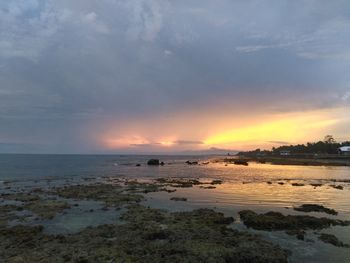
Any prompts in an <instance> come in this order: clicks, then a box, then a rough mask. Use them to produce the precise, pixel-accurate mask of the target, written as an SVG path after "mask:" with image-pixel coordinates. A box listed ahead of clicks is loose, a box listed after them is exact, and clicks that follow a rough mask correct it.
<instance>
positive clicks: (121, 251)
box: [0, 205, 288, 263]
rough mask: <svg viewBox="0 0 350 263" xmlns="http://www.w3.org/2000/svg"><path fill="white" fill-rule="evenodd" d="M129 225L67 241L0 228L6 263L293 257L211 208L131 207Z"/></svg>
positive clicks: (275, 261)
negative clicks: (237, 227)
mask: <svg viewBox="0 0 350 263" xmlns="http://www.w3.org/2000/svg"><path fill="white" fill-rule="evenodd" d="M122 218H123V219H124V220H125V224H122V225H113V224H112V225H102V226H99V227H90V228H87V229H85V230H83V231H81V232H79V233H76V234H71V235H68V236H61V235H56V236H52V235H47V234H45V233H43V232H42V227H41V226H34V227H33V226H15V227H11V228H3V229H0V254H1V256H2V259H3V260H4V262H53V263H56V262H57V263H58V262H219V263H220V262H237V263H238V262H251V263H267V262H269V263H284V262H287V255H288V253H287V252H286V251H285V250H283V249H281V248H280V247H278V246H275V245H273V244H271V243H269V242H267V241H264V240H263V239H261V238H260V237H258V236H254V235H250V234H248V233H245V232H239V231H237V230H233V229H230V228H228V227H227V225H228V224H230V223H231V222H232V221H233V219H232V218H226V217H224V215H223V214H221V213H217V212H215V211H213V210H210V209H199V210H195V211H192V212H179V213H167V212H165V211H162V210H157V209H150V208H147V207H144V206H140V205H130V206H129V209H128V210H127V212H126V213H125V214H124V215H123V217H122Z"/></svg>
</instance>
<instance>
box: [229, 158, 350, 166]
mask: <svg viewBox="0 0 350 263" xmlns="http://www.w3.org/2000/svg"><path fill="white" fill-rule="evenodd" d="M237 160H240V161H244V162H248V163H249V162H257V163H269V164H276V165H302V166H350V156H349V157H346V158H344V157H339V158H296V157H278V156H273V157H272V156H266V157H265V156H261V157H260V156H259V157H250V156H238V157H236V158H226V159H224V162H226V163H233V162H234V161H237Z"/></svg>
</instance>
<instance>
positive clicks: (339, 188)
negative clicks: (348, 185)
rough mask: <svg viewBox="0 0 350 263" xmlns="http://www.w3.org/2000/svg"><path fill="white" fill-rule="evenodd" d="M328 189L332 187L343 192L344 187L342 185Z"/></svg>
mask: <svg viewBox="0 0 350 263" xmlns="http://www.w3.org/2000/svg"><path fill="white" fill-rule="evenodd" d="M329 186H330V187H333V188H334V189H338V190H343V189H344V187H343V186H342V185H329Z"/></svg>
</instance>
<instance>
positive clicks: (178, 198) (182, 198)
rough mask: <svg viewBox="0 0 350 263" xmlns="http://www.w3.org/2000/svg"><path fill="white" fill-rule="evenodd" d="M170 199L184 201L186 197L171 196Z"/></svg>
mask: <svg viewBox="0 0 350 263" xmlns="http://www.w3.org/2000/svg"><path fill="white" fill-rule="evenodd" d="M170 200H172V201H182V202H185V201H187V198H185V197H172V198H170Z"/></svg>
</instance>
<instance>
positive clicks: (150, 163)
mask: <svg viewBox="0 0 350 263" xmlns="http://www.w3.org/2000/svg"><path fill="white" fill-rule="evenodd" d="M147 164H148V165H160V162H159V160H158V159H151V160H149V161H148V162H147Z"/></svg>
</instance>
